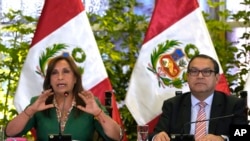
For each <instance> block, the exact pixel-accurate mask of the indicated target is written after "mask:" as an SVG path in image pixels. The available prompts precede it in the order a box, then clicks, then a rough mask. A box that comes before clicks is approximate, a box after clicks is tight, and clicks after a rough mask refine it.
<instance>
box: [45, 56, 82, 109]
mask: <svg viewBox="0 0 250 141" xmlns="http://www.w3.org/2000/svg"><path fill="white" fill-rule="evenodd" d="M61 60H65V61H66V62H68V64H69V66H70V69H71V70H72V71H73V73H74V75H75V77H76V83H75V85H74V88H73V95H74V97H75V101H76V105H82V106H86V103H85V102H84V101H83V100H82V99H81V98H80V97H79V96H78V93H79V92H81V91H83V90H84V88H83V85H82V76H81V73H80V71H79V68H78V67H77V65H76V63H75V62H74V60H73V59H72V58H71V57H70V56H57V57H54V58H52V59H51V60H50V61H49V63H48V67H47V71H46V74H45V79H44V82H43V89H44V90H47V89H52V87H51V83H50V77H51V73H52V71H53V69H54V68H55V66H56V64H57V63H58V62H59V61H61ZM53 99H54V95H51V96H49V97H48V99H47V100H46V104H52V103H53ZM79 112H81V111H80V110H78V112H77V113H79Z"/></svg>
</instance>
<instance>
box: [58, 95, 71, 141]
mask: <svg viewBox="0 0 250 141" xmlns="http://www.w3.org/2000/svg"><path fill="white" fill-rule="evenodd" d="M68 95H69V93H68V92H65V93H64V99H63V107H62V112H61V116H60V119H59V134H58V138H59V140H62V128H61V123H62V117H63V114H64V110H65V103H66V98H67V96H68Z"/></svg>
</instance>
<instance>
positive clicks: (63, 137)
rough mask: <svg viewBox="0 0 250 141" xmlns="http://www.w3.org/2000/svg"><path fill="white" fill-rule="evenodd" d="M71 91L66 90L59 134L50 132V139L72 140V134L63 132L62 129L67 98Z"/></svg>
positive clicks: (49, 140)
mask: <svg viewBox="0 0 250 141" xmlns="http://www.w3.org/2000/svg"><path fill="white" fill-rule="evenodd" d="M68 95H69V92H67V91H66V92H64V100H63V107H62V112H61V117H60V119H59V121H58V122H59V126H58V127H59V134H49V135H48V141H72V137H71V134H62V129H61V123H62V115H63V113H64V110H65V103H66V98H67V97H68Z"/></svg>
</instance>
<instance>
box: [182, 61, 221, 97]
mask: <svg viewBox="0 0 250 141" xmlns="http://www.w3.org/2000/svg"><path fill="white" fill-rule="evenodd" d="M188 70H189V73H188V74H187V81H188V84H189V88H190V90H191V92H192V93H193V94H194V95H195V96H196V97H200V96H201V97H207V96H209V95H210V94H211V93H213V91H214V89H215V86H216V84H217V82H218V80H219V74H215V72H214V65H213V63H212V61H211V60H210V59H206V58H195V59H194V60H193V61H192V62H191V64H190V67H189V68H188Z"/></svg>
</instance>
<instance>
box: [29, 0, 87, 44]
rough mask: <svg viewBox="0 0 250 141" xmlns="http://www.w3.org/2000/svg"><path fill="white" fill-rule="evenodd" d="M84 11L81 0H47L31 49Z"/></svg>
mask: <svg viewBox="0 0 250 141" xmlns="http://www.w3.org/2000/svg"><path fill="white" fill-rule="evenodd" d="M69 5H70V7H69ZM83 10H84V7H83V3H82V2H81V1H80V0H46V1H45V4H44V7H43V10H42V13H43V14H41V16H40V18H39V21H38V25H37V30H36V32H35V35H34V38H33V40H32V43H31V47H32V46H33V45H34V44H36V43H37V42H39V41H40V40H42V39H43V38H45V37H46V36H48V35H49V34H51V33H52V32H53V31H55V30H56V29H58V28H59V27H61V26H62V25H63V24H65V23H66V22H68V21H69V20H71V19H72V18H74V17H75V16H76V15H78V14H79V13H80V12H82V11H83Z"/></svg>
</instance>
